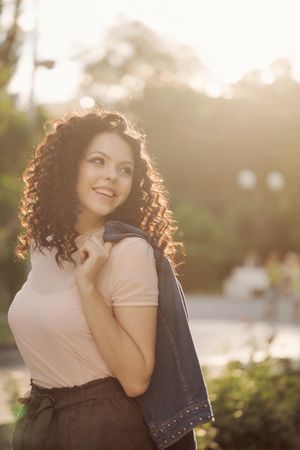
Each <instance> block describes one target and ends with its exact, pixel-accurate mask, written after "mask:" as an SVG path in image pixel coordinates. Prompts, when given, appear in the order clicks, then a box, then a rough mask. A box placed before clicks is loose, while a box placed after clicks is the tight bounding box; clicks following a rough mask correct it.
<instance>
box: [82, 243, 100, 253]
mask: <svg viewBox="0 0 300 450" xmlns="http://www.w3.org/2000/svg"><path fill="white" fill-rule="evenodd" d="M84 247H86V249H88V250H89V251H90V252H91V253H92V254H97V255H102V254H103V253H104V252H103V250H104V248H103V245H101V244H99V243H98V242H94V241H93V242H92V241H87V242H86V243H85V244H84Z"/></svg>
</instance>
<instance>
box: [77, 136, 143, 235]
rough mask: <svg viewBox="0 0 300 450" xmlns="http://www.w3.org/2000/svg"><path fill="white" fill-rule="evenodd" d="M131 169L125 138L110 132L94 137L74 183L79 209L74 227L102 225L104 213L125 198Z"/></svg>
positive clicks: (105, 214) (130, 153) (91, 227)
mask: <svg viewBox="0 0 300 450" xmlns="http://www.w3.org/2000/svg"><path fill="white" fill-rule="evenodd" d="M133 171H134V158H133V154H132V149H131V147H130V146H129V144H128V143H127V142H126V141H125V140H124V139H122V138H121V137H120V136H118V135H117V134H114V133H110V132H103V133H100V134H98V135H96V136H95V137H94V138H93V140H92V141H91V143H90V145H89V146H88V148H87V149H86V151H85V153H84V155H83V158H82V160H81V161H80V163H79V171H78V178H77V184H76V191H77V195H78V199H79V202H80V213H79V216H78V219H77V223H76V227H75V228H76V230H77V231H78V232H79V233H80V234H83V233H85V232H87V231H89V230H91V229H93V228H94V227H95V226H96V225H104V223H105V216H107V215H108V214H111V213H112V212H113V211H114V210H115V209H116V208H117V207H118V206H120V205H121V204H122V203H124V202H125V201H126V199H127V197H128V195H129V193H130V190H131V187H132V182H133Z"/></svg>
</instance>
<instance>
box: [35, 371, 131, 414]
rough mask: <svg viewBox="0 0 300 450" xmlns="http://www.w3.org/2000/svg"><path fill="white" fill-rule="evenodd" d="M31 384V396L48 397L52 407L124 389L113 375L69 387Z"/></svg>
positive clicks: (103, 398) (99, 397)
mask: <svg viewBox="0 0 300 450" xmlns="http://www.w3.org/2000/svg"><path fill="white" fill-rule="evenodd" d="M30 384H31V395H30V397H31V398H39V397H42V398H48V399H49V400H50V401H51V403H52V404H53V407H54V409H59V408H62V407H63V406H67V405H72V404H74V403H81V402H85V401H86V400H92V399H94V398H97V399H98V400H100V399H101V400H105V399H110V398H111V396H112V395H113V394H114V393H116V392H122V393H124V389H123V387H122V385H121V384H120V382H119V380H118V379H117V378H114V377H106V378H99V379H97V380H91V381H89V382H87V383H84V384H81V385H78V386H71V387H68V386H66V387H54V388H44V387H41V386H38V385H37V384H35V383H33V381H32V379H31V381H30Z"/></svg>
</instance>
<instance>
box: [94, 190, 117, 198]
mask: <svg viewBox="0 0 300 450" xmlns="http://www.w3.org/2000/svg"><path fill="white" fill-rule="evenodd" d="M94 191H95V192H97V193H98V194H104V195H108V196H109V197H113V196H114V194H112V193H111V192H110V191H106V190H105V189H94Z"/></svg>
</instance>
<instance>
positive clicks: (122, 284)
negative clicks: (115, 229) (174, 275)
mask: <svg viewBox="0 0 300 450" xmlns="http://www.w3.org/2000/svg"><path fill="white" fill-rule="evenodd" d="M111 302H112V306H148V305H158V277H157V272H156V267H155V257H154V252H153V248H152V247H151V245H150V244H149V243H148V242H147V241H145V239H143V238H140V237H135V236H134V237H129V238H124V239H123V240H122V241H121V242H120V243H119V248H118V251H117V252H116V253H115V258H114V261H113V264H112V277H111Z"/></svg>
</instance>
